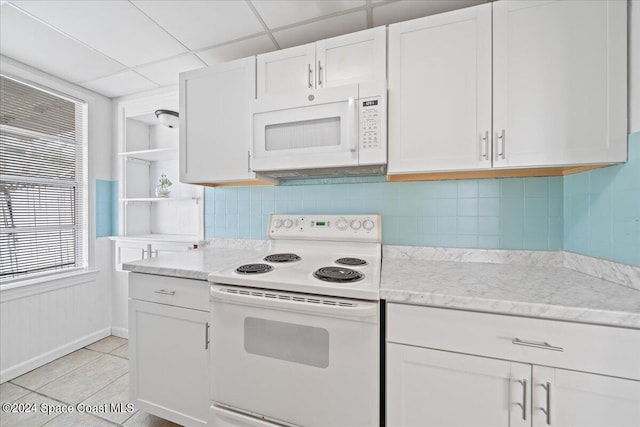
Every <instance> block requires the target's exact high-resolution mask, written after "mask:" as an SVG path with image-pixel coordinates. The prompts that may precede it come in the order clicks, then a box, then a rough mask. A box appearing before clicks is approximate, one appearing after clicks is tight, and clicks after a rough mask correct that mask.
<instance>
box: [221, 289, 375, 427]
mask: <svg viewBox="0 0 640 427" xmlns="http://www.w3.org/2000/svg"><path fill="white" fill-rule="evenodd" d="M378 313H379V305H378V302H369V301H358V300H346V299H339V298H329V297H320V296H318V297H316V296H310V295H304V294H295V293H290V292H280V291H267V290H258V289H250V288H238V287H233V286H226V285H218V284H214V285H212V286H211V325H212V326H211V327H212V330H211V336H212V347H211V375H212V379H211V399H212V400H213V403H214V405H219V406H222V407H224V408H227V409H231V410H234V411H240V412H243V413H245V414H248V415H251V416H254V417H256V418H259V419H263V420H266V421H273V422H276V423H280V424H284V425H296V426H308V427H313V426H322V427H326V426H345V427H346V426H349V427H358V426H363V427H364V426H377V425H378V423H379V378H380V377H379V355H378V354H379V317H378V316H379V314H378Z"/></svg>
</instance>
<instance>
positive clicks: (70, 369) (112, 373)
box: [0, 336, 177, 427]
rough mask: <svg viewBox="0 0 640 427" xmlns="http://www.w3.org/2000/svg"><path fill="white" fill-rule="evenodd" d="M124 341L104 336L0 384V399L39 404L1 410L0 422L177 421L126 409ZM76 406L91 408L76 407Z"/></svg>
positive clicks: (27, 426)
mask: <svg viewBox="0 0 640 427" xmlns="http://www.w3.org/2000/svg"><path fill="white" fill-rule="evenodd" d="M128 347H129V343H128V341H127V340H125V339H123V338H118V337H114V336H109V337H106V338H104V339H101V340H100V341H97V342H95V343H93V344H91V345H88V346H86V347H85V348H82V349H80V350H77V351H74V352H73V353H71V354H68V355H66V356H64V357H61V358H60V359H57V360H54V361H53V362H51V363H48V364H46V365H44V366H41V367H39V368H37V369H34V370H33V371H31V372H27V373H26V374H24V375H22V376H20V377H18V378H14V379H13V380H11V381H8V382H5V383H3V384H1V385H0V400H1V401H2V404H3V405H4V403H13V404H28V405H29V406H30V407H32V406H31V405H34V404H35V405H36V407H37V408H38V410H37V411H33V412H28V413H24V412H23V413H12V412H5V411H4V410H0V427H5V426H6V427H13V426H20V427H32V426H33V427H39V426H46V427H70V426H82V427H94V426H95V427H102V426H114V425H119V426H127V427H132V426H135V427H176V426H177V424H174V423H172V422H170V421H167V420H164V419H162V418H158V417H155V416H153V415H150V414H147V413H145V412H142V411H138V410H136V409H135V408H133V409H132V410H131V411H128V410H127V406H126V405H127V404H128V403H129V361H128V360H127V357H128ZM118 404H121V405H119V406H118ZM43 405H44V406H47V405H49V407H51V408H54V407H61V405H64V406H65V407H66V406H67V405H71V406H72V408H73V409H74V411H73V412H70V413H50V414H47V413H46V412H43V411H42V410H41V409H42V407H43ZM112 405H113V406H112ZM14 406H16V405H14ZM112 407H113V410H111V408H112ZM78 408H90V409H91V411H85V412H79V411H78V410H77V409H78ZM118 408H121V409H118ZM105 409H106V410H105Z"/></svg>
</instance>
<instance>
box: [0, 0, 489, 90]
mask: <svg viewBox="0 0 640 427" xmlns="http://www.w3.org/2000/svg"><path fill="white" fill-rule="evenodd" d="M485 1H486V0H243V1H237V0H216V1H194V0H182V1H176V0H162V1H160V0H154V1H151V0H145V1H140V0H111V1H108V2H104V1H100V2H99V1H96V2H93V1H84V2H79V1H69V0H67V1H62V0H50V1H47V2H34V1H25V0H3V1H2V2H1V3H0V5H1V6H0V7H1V13H0V19H1V22H0V31H1V34H0V36H1V37H0V53H1V54H2V55H3V56H6V57H9V58H12V59H14V60H17V61H20V62H23V63H25V64H27V65H30V66H33V67H35V68H39V69H41V70H42V71H45V72H49V73H51V74H53V75H56V76H57V77H60V78H63V79H65V80H68V81H71V82H72V83H76V84H79V85H81V86H84V87H86V88H88V89H91V90H94V91H96V92H98V93H101V94H103V95H105V96H108V97H112V98H113V97H119V96H125V95H130V94H133V93H137V92H144V91H147V90H151V89H156V88H158V87H164V86H174V85H177V83H178V74H179V73H180V72H183V71H188V70H192V69H197V68H202V67H206V66H209V65H215V64H217V63H220V62H225V61H230V60H233V59H239V58H242V57H246V56H251V55H256V54H261V53H266V52H270V51H274V50H278V49H281V48H285V47H290V46H296V45H300V44H304V43H308V42H312V41H316V40H319V39H322V38H327V37H333V36H338V35H342V34H344V33H348V32H353V31H359V30H364V29H367V28H372V27H374V26H379V25H387V24H391V23H393V22H398V21H399V20H405V19H411V18H417V17H420V16H426V15H429V14H433V13H440V12H443V11H446V10H453V9H459V8H463V7H468V6H472V5H475V4H480V3H484V2H485ZM112 28H113V29H112ZM32 34H36V35H37V37H39V39H36V40H33V37H32V36H31V35H32Z"/></svg>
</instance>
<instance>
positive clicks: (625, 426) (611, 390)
mask: <svg viewBox="0 0 640 427" xmlns="http://www.w3.org/2000/svg"><path fill="white" fill-rule="evenodd" d="M532 397H533V401H532V403H533V406H532V412H533V414H532V420H533V426H534V427H547V426H548V425H552V426H558V427H574V426H576V427H577V426H580V427H637V426H639V425H640V381H633V380H625V379H621V378H615V377H607V376H604V375H595V374H586V373H583V372H576V371H567V370H564V369H554V368H547V367H541V366H535V365H534V366H533V383H532Z"/></svg>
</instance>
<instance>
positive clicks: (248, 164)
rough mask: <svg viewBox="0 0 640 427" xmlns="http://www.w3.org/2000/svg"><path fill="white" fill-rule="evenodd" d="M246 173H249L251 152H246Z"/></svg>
mask: <svg viewBox="0 0 640 427" xmlns="http://www.w3.org/2000/svg"><path fill="white" fill-rule="evenodd" d="M247 172H251V151H247Z"/></svg>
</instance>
